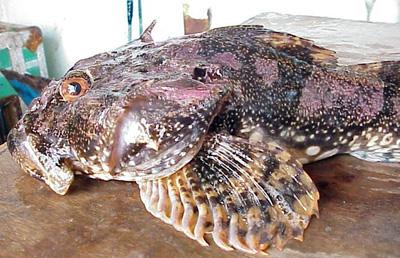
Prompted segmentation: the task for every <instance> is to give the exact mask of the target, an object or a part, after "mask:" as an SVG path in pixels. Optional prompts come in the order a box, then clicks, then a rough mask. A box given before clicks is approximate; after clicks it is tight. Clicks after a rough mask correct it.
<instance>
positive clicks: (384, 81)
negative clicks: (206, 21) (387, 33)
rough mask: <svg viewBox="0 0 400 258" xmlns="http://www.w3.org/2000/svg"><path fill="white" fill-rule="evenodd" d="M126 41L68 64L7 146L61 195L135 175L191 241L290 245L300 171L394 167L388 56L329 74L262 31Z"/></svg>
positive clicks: (304, 43) (300, 192) (326, 58)
mask: <svg viewBox="0 0 400 258" xmlns="http://www.w3.org/2000/svg"><path fill="white" fill-rule="evenodd" d="M151 28H152V26H151V27H150V29H148V30H146V31H145V33H144V34H143V35H142V37H141V38H140V39H139V40H137V41H134V42H133V43H131V44H129V45H126V46H124V47H122V48H120V49H117V50H115V51H111V52H106V53H102V54H99V55H96V56H93V57H90V58H87V59H84V60H81V61H79V62H77V63H76V64H75V65H74V66H73V67H72V68H71V69H70V71H69V72H67V74H66V75H65V76H64V77H63V78H62V79H61V80H60V81H53V82H51V83H50V84H49V85H48V87H47V88H45V89H44V90H43V92H42V95H41V96H40V97H39V98H37V99H36V100H34V101H33V103H32V105H31V106H30V109H29V110H28V111H27V113H26V114H25V115H24V116H23V118H22V119H21V121H20V122H19V123H18V125H17V127H16V128H15V129H14V130H13V131H12V132H11V133H10V135H9V138H8V146H9V149H10V152H11V154H12V156H13V157H14V159H15V160H16V161H17V162H18V163H19V164H20V165H21V167H22V168H23V170H25V171H26V172H28V173H29V174H31V175H32V176H34V177H37V178H39V179H41V180H43V181H45V182H46V183H47V184H48V185H49V186H50V187H51V188H52V189H53V190H54V191H56V192H57V193H59V194H65V193H66V192H67V190H68V188H69V186H70V185H71V183H72V181H73V178H74V176H75V175H76V174H84V175H87V176H89V177H92V178H99V179H104V180H112V179H113V180H124V181H136V182H137V183H138V185H139V187H140V190H141V198H142V200H143V202H144V204H145V206H146V208H147V209H148V210H149V211H150V212H151V213H152V214H153V215H155V216H156V217H159V218H161V219H162V220H164V221H165V222H167V223H169V224H171V225H173V226H174V227H175V228H176V229H178V230H180V231H183V232H184V233H185V234H186V235H187V236H189V237H191V238H193V239H195V240H197V241H198V242H199V243H200V244H202V245H207V244H208V243H207V242H206V241H205V240H204V235H205V234H206V233H211V234H212V237H213V239H214V241H215V243H216V244H217V245H218V246H220V247H221V248H223V249H225V250H231V249H239V250H242V251H245V252H250V253H258V252H264V251H265V250H266V249H267V248H268V247H269V246H275V247H277V248H282V247H283V246H284V244H285V243H286V242H287V241H288V240H289V239H291V238H296V239H302V235H303V231H304V229H305V228H306V227H307V225H308V223H309V220H310V218H311V216H312V215H313V214H317V213H318V206H317V201H318V199H319V194H318V190H317V189H316V187H315V185H314V184H313V182H312V181H311V179H310V178H309V177H308V175H307V174H306V173H305V172H304V170H303V169H302V164H304V163H308V162H312V161H315V160H320V159H324V158H327V157H330V156H333V155H335V154H339V153H350V154H352V155H354V156H356V157H359V158H362V159H366V160H370V161H389V162H398V160H399V150H400V146H399V143H400V142H399V141H398V139H399V132H398V128H399V117H400V115H399V113H398V112H399V110H400V101H399V99H400V98H399V93H398V87H399V85H400V84H399V82H400V79H399V77H400V75H399V74H400V73H399V71H400V69H399V62H395V61H394V62H384V63H376V64H367V65H358V66H352V67H350V66H349V67H339V66H337V64H336V57H335V55H334V52H333V51H330V50H327V49H324V48H321V47H318V46H316V45H315V44H314V43H313V42H311V41H309V40H306V39H302V38H299V37H296V36H294V35H290V34H286V33H279V32H275V31H271V30H267V29H265V28H263V27H262V26H234V27H226V28H218V29H214V30H211V31H209V32H205V33H201V34H195V35H191V36H185V37H182V38H176V39H171V40H167V41H165V42H160V43H155V42H153V41H152V39H151V36H150V30H151Z"/></svg>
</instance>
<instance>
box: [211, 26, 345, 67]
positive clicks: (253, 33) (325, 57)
mask: <svg viewBox="0 0 400 258" xmlns="http://www.w3.org/2000/svg"><path fill="white" fill-rule="evenodd" d="M204 36H209V37H227V36H228V37H234V38H238V39H241V40H242V39H244V38H252V39H259V40H260V41H261V42H262V43H263V44H265V45H266V46H267V47H272V48H274V49H276V50H277V51H279V52H283V53H284V54H286V55H288V56H292V57H295V58H297V59H299V60H302V61H304V62H307V63H309V64H312V65H318V66H323V67H330V68H334V67H336V66H337V57H336V53H335V51H332V50H329V49H326V48H323V47H320V46H317V45H316V44H315V43H314V41H312V40H308V39H304V38H301V37H298V36H295V35H292V34H289V33H286V32H278V31H273V30H269V29H266V28H264V27H263V26H262V25H238V26H228V27H222V28H215V29H212V30H210V31H208V32H206V33H205V34H204Z"/></svg>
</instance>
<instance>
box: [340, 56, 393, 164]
mask: <svg viewBox="0 0 400 258" xmlns="http://www.w3.org/2000/svg"><path fill="white" fill-rule="evenodd" d="M348 68H350V69H351V70H352V71H354V72H356V73H362V74H364V75H366V76H370V77H374V78H377V79H380V80H381V81H383V83H384V89H383V91H384V105H383V108H382V111H381V112H380V114H379V116H378V117H377V118H376V119H375V120H374V121H372V122H371V123H370V124H369V125H368V126H366V127H365V128H364V130H362V132H361V134H360V135H355V136H353V140H352V141H351V142H350V151H349V152H350V154H351V155H352V156H355V157H357V158H360V159H364V160H367V161H377V162H400V61H383V62H378V63H370V64H359V65H353V66H349V67H348Z"/></svg>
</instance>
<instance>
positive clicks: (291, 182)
mask: <svg viewBox="0 0 400 258" xmlns="http://www.w3.org/2000/svg"><path fill="white" fill-rule="evenodd" d="M138 184H139V186H140V194H141V198H142V201H143V202H144V204H145V206H146V208H147V210H148V211H150V212H151V213H152V214H153V215H154V216H156V217H158V218H161V219H162V220H163V221H165V222H166V223H168V224H172V225H173V226H174V227H175V228H176V229H177V230H180V231H183V232H184V233H185V234H186V235H187V236H189V237H190V238H192V239H195V240H197V241H198V242H199V243H200V244H202V245H208V243H207V242H206V240H205V239H204V235H205V234H206V233H211V235H212V237H213V239H214V242H215V243H216V244H217V245H218V246H219V247H221V248H223V249H225V250H232V249H239V250H242V251H245V252H249V253H258V252H263V251H265V250H266V249H267V248H268V247H269V246H275V247H277V248H282V247H283V246H284V245H285V243H286V242H287V241H288V240H289V239H291V238H296V239H299V240H301V239H302V237H303V231H304V229H305V228H306V227H307V225H308V223H309V221H310V218H311V216H312V215H313V214H317V213H318V206H317V201H318V199H319V193H318V191H317V189H316V187H315V185H314V184H313V182H312V181H311V179H310V177H309V176H308V175H307V174H306V173H305V172H304V170H303V169H302V167H301V164H300V163H299V162H298V161H296V160H294V159H293V158H291V156H290V155H289V153H287V152H286V151H284V150H282V149H280V148H279V147H278V146H276V145H273V144H267V145H265V146H261V145H256V144H250V143H249V142H248V141H247V140H244V139H241V138H237V137H232V136H226V135H214V136H212V137H209V138H208V139H207V140H206V142H205V144H204V145H203V147H202V149H201V151H200V152H199V153H198V155H197V156H196V157H195V158H194V159H193V160H192V161H191V162H190V163H189V164H188V165H186V166H185V167H184V168H183V169H181V170H179V171H178V172H176V173H175V174H172V175H170V176H168V177H164V178H160V179H155V180H145V181H140V182H138Z"/></svg>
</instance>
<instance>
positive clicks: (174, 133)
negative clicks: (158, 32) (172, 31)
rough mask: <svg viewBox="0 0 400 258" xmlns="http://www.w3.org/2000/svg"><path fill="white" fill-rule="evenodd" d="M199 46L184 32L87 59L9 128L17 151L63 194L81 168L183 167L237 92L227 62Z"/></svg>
mask: <svg viewBox="0 0 400 258" xmlns="http://www.w3.org/2000/svg"><path fill="white" fill-rule="evenodd" d="M194 45H196V44H194ZM182 51H183V52H182ZM184 53H186V54H184ZM196 53H197V52H196V49H194V48H193V46H192V45H191V42H190V41H185V40H184V39H183V40H181V41H178V42H173V43H170V44H160V45H156V44H154V43H140V44H137V43H133V44H132V45H130V46H126V47H124V48H121V49H119V50H116V51H112V52H107V53H102V54H99V55H96V56H93V57H90V58H87V59H83V60H81V61H79V62H78V63H76V64H75V65H74V66H73V67H72V68H71V69H70V70H69V71H68V72H67V73H66V74H65V76H64V77H63V78H61V79H60V80H58V81H52V82H51V83H50V84H49V85H48V86H47V87H46V88H45V89H44V90H43V92H42V94H41V96H40V97H38V98H37V99H35V100H34V101H33V102H32V104H31V106H30V107H29V109H28V111H27V112H26V113H25V114H24V116H23V118H22V119H21V120H20V121H19V123H18V124H17V126H16V128H14V129H13V130H12V131H11V132H10V134H9V137H8V147H9V150H10V152H11V154H12V156H13V157H14V159H15V160H16V161H17V162H18V163H19V164H20V165H21V167H22V169H23V170H24V171H26V172H28V173H29V174H31V175H32V176H34V177H36V178H39V179H41V180H43V181H45V182H46V183H47V184H48V185H49V186H50V187H51V188H52V189H53V190H54V191H56V192H57V193H59V194H65V193H66V192H67V190H68V187H69V186H70V184H71V183H72V180H73V177H74V175H75V174H77V173H78V172H79V173H82V174H87V175H89V176H90V177H93V178H100V179H104V180H111V179H117V180H126V181H134V180H138V179H142V178H149V177H160V176H164V175H169V174H171V173H173V172H175V171H177V170H179V169H180V168H182V167H183V166H184V165H185V164H186V163H188V162H189V161H190V160H191V159H192V158H193V157H194V156H195V155H196V153H197V152H198V151H199V149H200V147H201V145H202V142H203V140H204V138H205V136H206V134H207V131H208V128H209V126H210V124H211V122H212V121H213V119H214V117H215V116H216V115H217V114H218V112H219V110H220V109H221V108H222V106H223V105H224V103H225V102H226V100H227V98H229V92H230V90H229V87H228V81H227V80H226V78H224V77H223V75H222V74H220V72H219V69H218V67H217V66H216V65H212V64H208V63H207V62H206V60H204V59H201V58H200V57H199V56H196V58H193V57H194V56H193V55H196Z"/></svg>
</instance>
